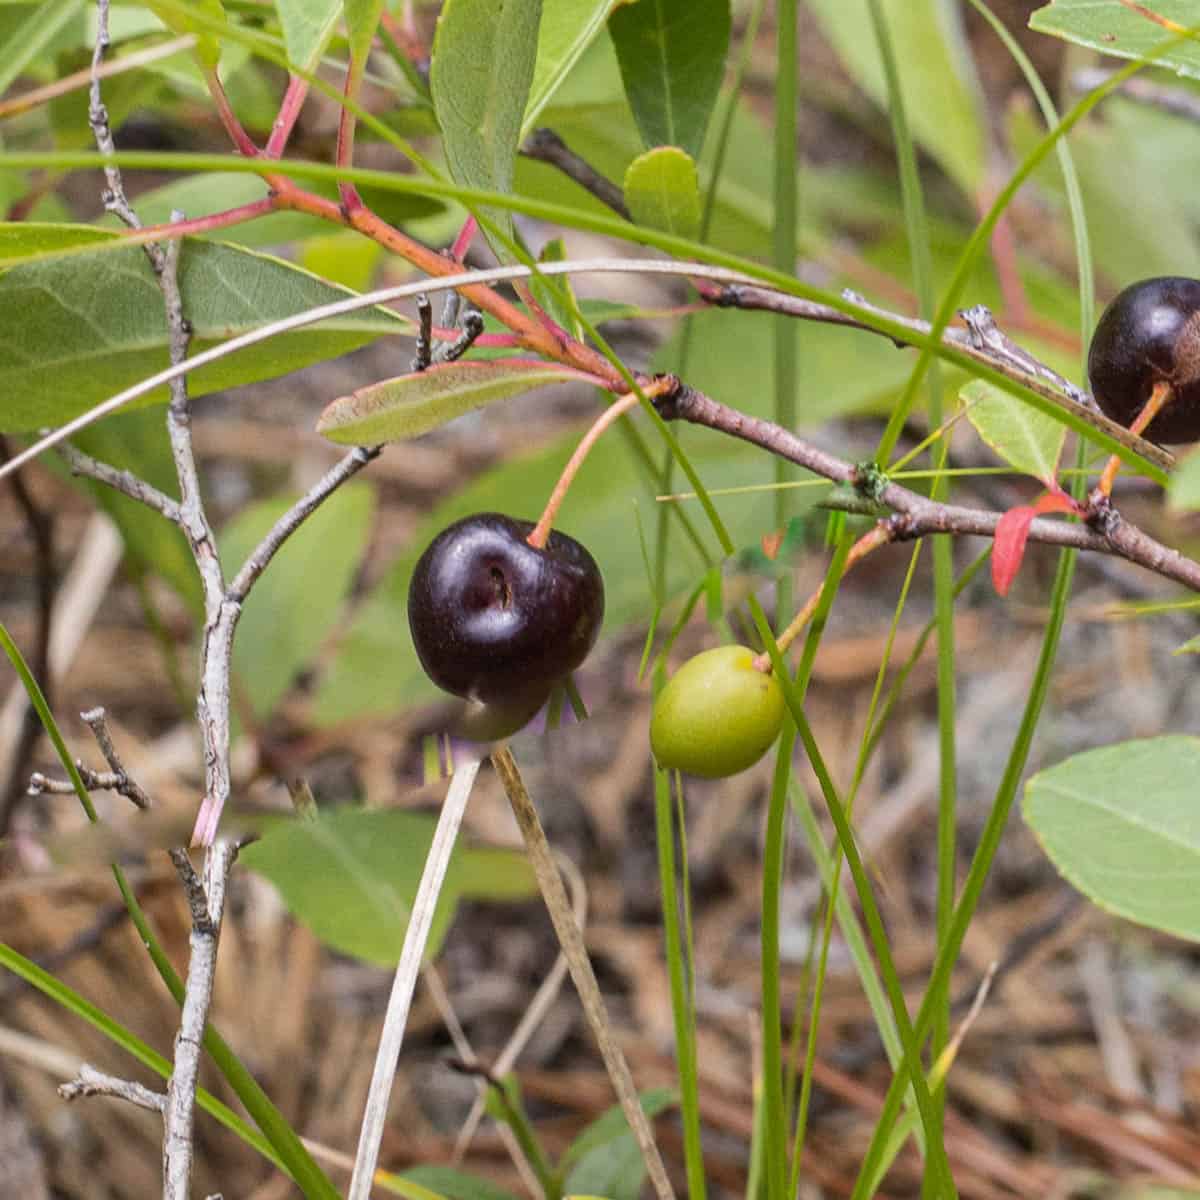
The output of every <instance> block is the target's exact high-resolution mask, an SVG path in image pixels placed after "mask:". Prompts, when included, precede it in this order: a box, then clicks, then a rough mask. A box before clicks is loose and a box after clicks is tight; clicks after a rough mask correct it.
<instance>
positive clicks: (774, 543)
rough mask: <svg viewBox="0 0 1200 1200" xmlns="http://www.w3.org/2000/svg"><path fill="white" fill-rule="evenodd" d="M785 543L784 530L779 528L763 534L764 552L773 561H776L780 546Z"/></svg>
mask: <svg viewBox="0 0 1200 1200" xmlns="http://www.w3.org/2000/svg"><path fill="white" fill-rule="evenodd" d="M782 545H783V530H782V529H777V530H775V532H774V533H764V534H763V535H762V552H763V553H764V554H765V555H766V556H767V557H768V558H769V559H770V560H771V561H772V562H774V561H775V556H776V555H777V554H778V553H779V547H780V546H782Z"/></svg>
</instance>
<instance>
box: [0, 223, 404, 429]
mask: <svg viewBox="0 0 1200 1200" xmlns="http://www.w3.org/2000/svg"><path fill="white" fill-rule="evenodd" d="M179 285H180V290H181V292H182V295H183V311H184V313H185V314H186V316H187V318H188V320H189V321H190V322H191V324H192V327H193V329H194V330H195V336H194V338H193V340H192V350H193V353H194V352H196V351H199V350H202V349H204V348H206V347H207V346H211V345H214V344H216V343H217V342H220V341H224V340H225V339H226V338H229V337H233V336H235V335H236V334H239V333H244V332H246V331H247V330H250V329H257V328H258V327H260V326H261V325H264V324H266V323H268V322H270V321H274V320H276V319H278V318H280V317H286V316H289V315H292V314H294V313H298V312H304V311H306V310H307V309H310V308H312V307H314V306H316V305H320V304H327V303H330V302H331V301H335V300H342V299H345V298H346V297H347V296H349V295H352V294H353V293H350V292H347V291H346V290H345V289H344V288H337V287H333V286H331V285H330V284H328V283H326V282H325V281H324V280H321V279H318V278H316V277H315V276H313V275H310V274H308V272H306V271H301V270H300V269H298V268H297V267H293V266H291V265H290V264H288V263H285V262H282V261H280V260H279V259H276V258H270V257H268V256H267V255H264V254H259V253H255V252H253V251H250V250H244V249H241V248H239V247H236V246H228V245H224V244H222V243H217V242H205V241H200V240H193V239H191V238H189V239H187V241H186V244H185V248H184V251H183V256H182V259H181V261H180V265H179ZM407 328H408V324H407V323H406V322H405V321H403V320H402V319H401V318H399V317H397V316H395V315H394V314H392V313H389V312H387V310H385V309H382V308H374V309H369V310H367V311H364V312H358V313H352V314H347V315H346V316H344V317H337V318H335V319H333V320H329V321H322V322H321V323H320V324H318V325H313V326H309V327H308V328H306V329H300V330H295V331H293V332H291V333H287V334H283V335H282V336H280V337H277V338H272V339H271V340H270V341H267V342H264V343H262V344H261V345H258V346H254V347H251V348H249V349H247V350H245V351H242V352H240V353H238V354H233V355H230V356H229V357H228V358H223V359H220V360H219V361H217V362H215V363H212V364H210V365H209V366H207V367H202V368H201V369H200V370H199V371H196V372H194V373H192V374H191V375H189V377H188V379H189V388H190V391H191V393H192V395H195V396H200V395H204V394H206V393H208V392H213V391H218V390H221V389H224V388H230V387H236V386H239V385H240V384H243V383H250V382H254V381H256V380H260V379H271V378H274V377H275V376H278V375H286V374H288V373H290V372H292V371H296V370H298V369H299V368H300V367H303V366H308V365H309V364H311V363H314V362H320V361H322V360H324V359H327V358H334V357H337V356H338V355H341V354H345V353H347V352H348V351H350V350H356V349H358V348H359V347H360V346H364V345H366V344H367V343H368V342H371V341H373V340H374V339H375V338H377V337H380V336H382V335H384V334H388V333H397V332H404V331H405V330H406V329H407ZM167 365H168V354H167V330H166V320H165V318H164V316H163V306H162V294H161V293H160V291H159V289H158V284H157V282H156V280H155V278H154V274H153V272H152V271H151V270H150V265H149V263H148V262H147V261H146V256H145V254H144V253H143V252H142V250H141V249H140V248H139V247H136V246H130V247H127V248H122V249H120V250H105V251H90V252H87V253H83V254H78V255H75V256H74V257H71V258H67V259H61V260H59V259H51V260H48V261H45V262H33V263H26V264H23V265H21V266H17V267H13V268H11V269H10V270H8V271H6V272H5V273H4V274H3V275H0V430H6V431H15V432H27V431H29V430H34V429H39V428H42V427H43V426H52V425H59V424H62V423H63V422H65V421H68V420H70V419H71V418H72V417H75V416H78V415H79V414H80V413H82V412H85V411H86V410H87V409H89V408H91V407H92V406H93V405H94V404H97V403H98V402H100V401H101V400H104V399H107V397H109V396H111V395H113V394H114V393H116V392H119V391H121V390H122V389H124V388H126V387H129V386H130V385H131V384H133V383H136V382H137V381H138V380H139V379H144V378H145V377H146V376H147V375H151V374H153V373H154V372H156V371H160V370H162V369H163V368H164V367H166V366H167ZM166 398H167V391H166V389H165V388H162V389H160V390H159V391H158V392H156V393H154V394H153V395H152V396H151V397H149V398H148V399H147V401H146V403H153V402H155V401H158V402H161V401H163V400H165V399H166Z"/></svg>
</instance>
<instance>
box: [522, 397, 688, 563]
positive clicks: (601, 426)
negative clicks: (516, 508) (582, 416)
mask: <svg viewBox="0 0 1200 1200" xmlns="http://www.w3.org/2000/svg"><path fill="white" fill-rule="evenodd" d="M676 386H677V384H676V381H675V380H673V379H656V380H654V381H652V382H651V383H648V384H646V386H645V387H643V388H642V390H641V392H640V393H639V392H626V393H625V395H624V396H621V397H619V398H618V399H616V400H614V401H613V402H612V404H610V405H609V406H608V408H606V409H605V410H604V411H603V412H602V413H601V414H600V415H599V416H598V417H597V418H596V420H595V422H594V423H593V424H592V427H591V428H590V429H589V430H588V431H587V433H585V434H584V435H583V437H582V438H581V439H580V441H579V445H578V446H576V447H575V453H574V454H572V455H571V457H570V459H569V460H568V462H567V465H566V466H565V467H563V472H562V474H561V475H560V476H559V478H558V483H556V484H555V485H554V491H553V492H551V493H550V499H549V500H547V501H546V508H545V510H544V511H543V512H542V515H541V519H540V520H539V521H538V523H537V524H536V525H535V526H534V527H533V530H532V531H531V532H530V534H529V536H528V537H527V538H526V539H525V540H526V541H527V542H528V543H529V544H530V545H531V546H533V547H534V548H535V549H537V550H540V549H542V547H544V546H545V544H546V539H547V538H548V537H549V536H550V529H551V527H552V526H553V524H554V518H555V517H557V516H558V510H559V508H560V507H561V505H562V502H563V498H564V497H565V496H566V494H567V491H568V490H569V488H570V486H571V482H572V480H573V479H574V478H575V476H576V474H577V473H578V471H579V468H580V467H581V466H583V460H584V459H585V458H587V456H588V451H590V450H591V448H592V447H593V446H594V445H595V444H596V442H597V441H599V439H600V435H601V434H602V433H603V432H604V431H605V430H606V429H607V428H608V427H609V426H610V425H611V424H612V423H613V422H614V421H617V420H618V419H620V418H621V417H623V416H624V415H625V414H626V413H627V412H629V411H630V409H632V408H636V407H637V406H638V404H640V403H641V400H642V397H643V396H645V397H646V398H647V399H652V398H653V397H655V396H661V395H662V394H663V393H664V392H666V391H668V390H669V389H670V388H672V387H676Z"/></svg>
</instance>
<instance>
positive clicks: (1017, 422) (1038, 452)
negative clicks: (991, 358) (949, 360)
mask: <svg viewBox="0 0 1200 1200" xmlns="http://www.w3.org/2000/svg"><path fill="white" fill-rule="evenodd" d="M958 395H959V399H960V400H961V401H962V402H963V403H964V404H965V405H967V420H968V421H970V422H971V424H972V425H973V426H974V427H975V432H976V433H977V434H979V436H980V437H981V438H983V440H984V441H985V442H986V443H987V444H988V445H989V446H990V447H991V448H992V449H993V450H994V451H995V452H996V453H997V454H998V455H999V456H1000V457H1001V458H1002V459H1003V460H1004V461H1005V462H1006V463H1008V464H1009V465H1010V466H1012V467H1015V468H1016V469H1017V470H1018V471H1021V472H1023V473H1024V474H1026V475H1032V476H1033V477H1034V479H1040V480H1041V481H1042V483H1044V484H1046V486H1047V487H1049V486H1050V485H1051V484H1052V483H1053V482H1054V481H1055V478H1056V476H1057V474H1058V460H1059V455H1061V454H1062V448H1063V442H1065V441H1066V437H1067V430H1066V426H1065V425H1063V424H1062V422H1061V421H1056V420H1055V419H1054V418H1053V417H1051V416H1049V415H1048V414H1046V413H1043V412H1039V411H1038V410H1037V409H1036V408H1032V407H1031V406H1030V405H1028V404H1022V403H1021V402H1020V400H1018V399H1017V398H1016V397H1015V396H1010V395H1009V394H1008V393H1007V392H1002V391H1001V390H1000V389H999V388H997V387H993V386H992V385H991V384H990V383H985V382H984V381H983V380H982V379H973V380H972V381H971V382H970V383H968V384H967V385H966V387H964V388H963V389H962V390H961V391H960V392H959V394H958Z"/></svg>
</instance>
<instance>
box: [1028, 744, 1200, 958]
mask: <svg viewBox="0 0 1200 1200" xmlns="http://www.w3.org/2000/svg"><path fill="white" fill-rule="evenodd" d="M1198 778H1200V738H1194V737H1185V736H1181V735H1170V736H1166V737H1158V738H1147V739H1145V740H1142V741H1131V742H1121V743H1119V744H1117V745H1112V746H1104V747H1103V748H1101V749H1098V750H1089V751H1086V752H1085V753H1083V754H1076V755H1074V756H1073V757H1071V758H1068V759H1066V760H1065V761H1064V762H1061V763H1058V764H1057V765H1056V766H1053V767H1050V768H1048V769H1047V770H1044V771H1040V772H1039V773H1038V774H1037V775H1035V776H1034V777H1033V778H1032V779H1031V780H1029V782H1028V783H1027V784H1026V786H1025V803H1024V812H1025V820H1026V821H1027V822H1028V823H1029V826H1030V828H1031V829H1032V830H1033V832H1034V833H1035V834H1036V835H1037V837H1038V840H1039V841H1040V842H1041V844H1042V846H1043V847H1044V849H1045V851H1046V853H1047V854H1048V855H1049V856H1050V859H1051V860H1052V861H1053V863H1054V865H1055V866H1056V867H1057V868H1058V870H1059V871H1060V872H1061V874H1062V875H1063V876H1064V877H1065V878H1066V879H1068V880H1069V881H1070V882H1071V883H1072V884H1074V886H1075V887H1077V888H1078V889H1079V890H1080V891H1081V892H1083V893H1084V895H1086V896H1088V897H1089V898H1090V899H1091V900H1093V901H1094V902H1095V903H1096V904H1098V905H1100V906H1101V907H1102V908H1105V909H1107V910H1109V911H1110V912H1113V913H1116V914H1118V915H1119V916H1122V917H1127V918H1128V919H1129V920H1131V921H1137V922H1138V923H1139V924H1142V925H1149V926H1150V927H1152V928H1154V929H1161V930H1164V931H1165V932H1167V933H1173V934H1177V935H1178V936H1180V937H1184V938H1190V939H1193V940H1194V939H1197V938H1200V887H1197V880H1200V804H1197V802H1196V799H1197V792H1196V780H1197V779H1198Z"/></svg>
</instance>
